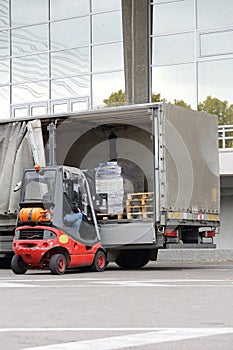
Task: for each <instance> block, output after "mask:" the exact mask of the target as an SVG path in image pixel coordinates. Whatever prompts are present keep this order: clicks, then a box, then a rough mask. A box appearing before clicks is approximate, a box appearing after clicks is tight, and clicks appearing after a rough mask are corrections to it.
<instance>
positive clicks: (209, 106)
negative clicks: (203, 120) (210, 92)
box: [198, 96, 233, 125]
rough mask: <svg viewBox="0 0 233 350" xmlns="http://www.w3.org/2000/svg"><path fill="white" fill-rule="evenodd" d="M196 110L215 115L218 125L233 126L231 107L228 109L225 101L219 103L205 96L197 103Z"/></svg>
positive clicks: (232, 108) (217, 100)
mask: <svg viewBox="0 0 233 350" xmlns="http://www.w3.org/2000/svg"><path fill="white" fill-rule="evenodd" d="M198 110H199V111H202V112H205V113H210V114H215V115H217V116H218V124H219V125H226V124H233V105H230V106H229V107H228V102H227V101H226V100H225V101H221V100H219V99H218V98H216V97H211V96H207V98H206V99H205V100H204V101H203V102H200V103H199V105H198Z"/></svg>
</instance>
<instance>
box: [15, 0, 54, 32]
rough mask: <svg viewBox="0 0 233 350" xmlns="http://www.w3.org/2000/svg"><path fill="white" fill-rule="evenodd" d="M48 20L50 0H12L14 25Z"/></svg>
mask: <svg viewBox="0 0 233 350" xmlns="http://www.w3.org/2000/svg"><path fill="white" fill-rule="evenodd" d="M46 21H48V0H39V1H38V0H11V22H12V26H24V25H28V24H36V23H41V22H46Z"/></svg>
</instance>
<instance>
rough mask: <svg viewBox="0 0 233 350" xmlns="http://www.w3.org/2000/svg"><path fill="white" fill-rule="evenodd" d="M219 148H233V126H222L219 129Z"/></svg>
mask: <svg viewBox="0 0 233 350" xmlns="http://www.w3.org/2000/svg"><path fill="white" fill-rule="evenodd" d="M218 145H219V148H233V125H220V126H219V127H218Z"/></svg>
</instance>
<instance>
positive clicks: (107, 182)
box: [95, 162, 124, 214]
mask: <svg viewBox="0 0 233 350" xmlns="http://www.w3.org/2000/svg"><path fill="white" fill-rule="evenodd" d="M95 170H96V174H95V184H96V206H97V208H98V209H99V211H100V212H101V213H107V214H123V210H124V206H123V199H124V181H123V177H122V176H121V167H120V166H119V165H118V164H117V162H106V163H101V164H100V165H99V167H98V168H96V169H95Z"/></svg>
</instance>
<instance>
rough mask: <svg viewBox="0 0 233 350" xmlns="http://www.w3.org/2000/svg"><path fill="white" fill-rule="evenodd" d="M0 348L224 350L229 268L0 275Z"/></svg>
mask: <svg viewBox="0 0 233 350" xmlns="http://www.w3.org/2000/svg"><path fill="white" fill-rule="evenodd" d="M0 311H1V313H0V314H1V318H0V349H1V350H3V349H4V350H5V349H7V350H18V349H29V348H30V349H35V350H38V349H40V350H45V349H46V350H50V349H51V350H52V349H56V350H59V349H60V350H61V349H62V350H70V349H75V350H79V349H80V350H90V349H92V350H100V349H101V350H111V349H135V350H138V349H143V350H152V349H153V350H157V349H159V350H176V349H179V350H182V349H185V350H186V349H189V350H194V349H195V350H196V349H198V350H202V349H205V350H206V349H207V350H218V349H219V350H232V349H233V263H226V262H225V263H219V264H214V263H195V264H194V263H184V262H183V263H175V264H174V263H171V262H170V263H169V262H158V263H153V264H152V263H151V264H149V265H148V266H146V267H145V268H143V269H140V270H133V271H130V270H121V269H119V268H117V267H116V266H115V265H109V266H108V268H107V269H106V271H105V272H104V273H86V272H80V271H75V272H69V273H66V274H65V275H64V276H52V275H51V274H50V273H46V272H40V271H38V272H35V271H28V272H27V273H26V275H14V274H13V273H12V272H11V270H9V269H0Z"/></svg>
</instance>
